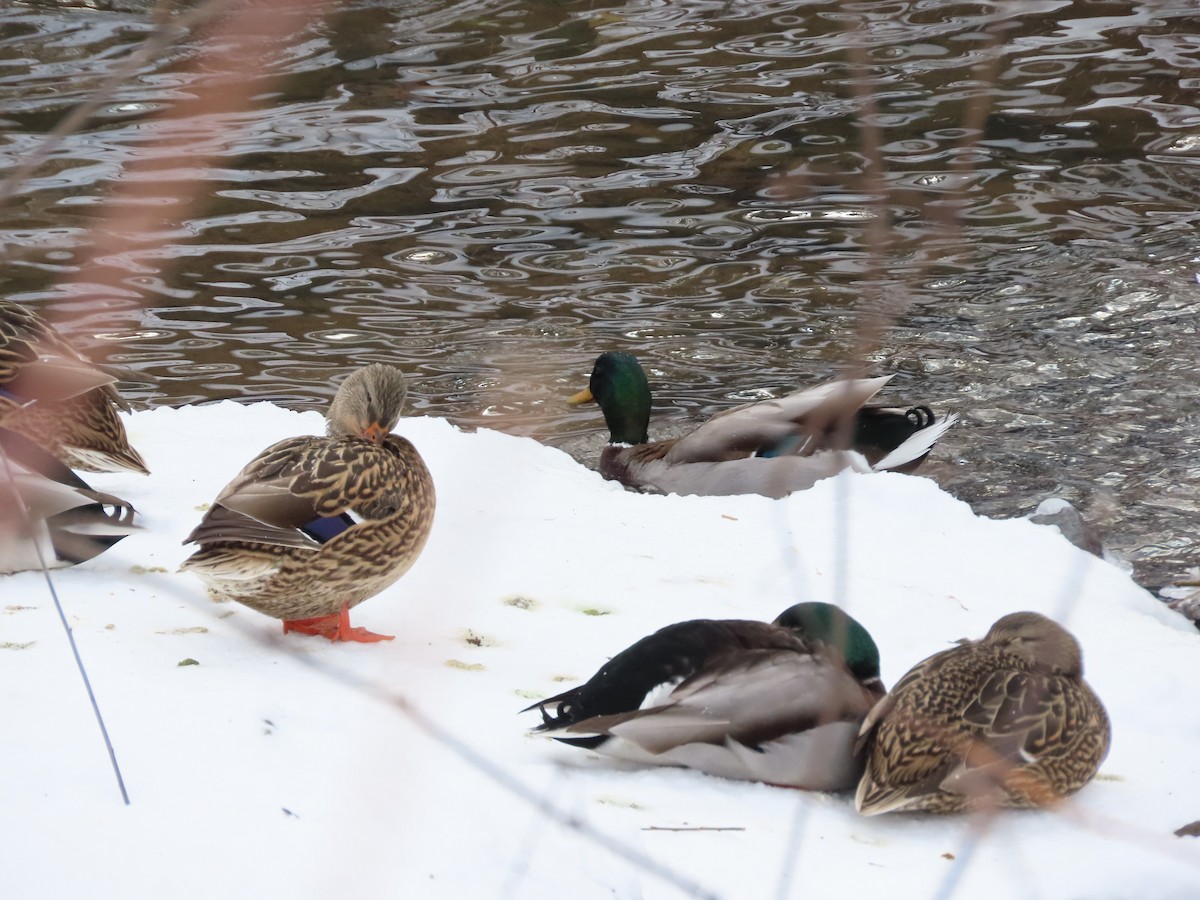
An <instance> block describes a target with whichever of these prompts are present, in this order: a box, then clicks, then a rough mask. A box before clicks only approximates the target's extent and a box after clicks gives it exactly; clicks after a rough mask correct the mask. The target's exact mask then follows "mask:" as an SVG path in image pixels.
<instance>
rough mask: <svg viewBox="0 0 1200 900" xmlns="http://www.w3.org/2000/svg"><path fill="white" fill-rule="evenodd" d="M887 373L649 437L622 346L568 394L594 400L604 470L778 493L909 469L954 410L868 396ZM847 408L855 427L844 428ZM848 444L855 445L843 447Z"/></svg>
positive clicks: (668, 487) (632, 366) (643, 384)
mask: <svg viewBox="0 0 1200 900" xmlns="http://www.w3.org/2000/svg"><path fill="white" fill-rule="evenodd" d="M890 378H891V376H890V375H889V376H885V377H883V378H865V379H855V380H841V381H831V382H829V383H827V384H822V385H819V386H817V387H814V388H809V389H807V390H803V391H797V392H796V393H793V394H789V395H787V396H786V397H780V398H778V399H776V400H761V401H758V402H756V403H748V404H745V405H744V406H738V407H735V408H733V409H728V410H725V411H724V412H721V413H718V414H717V415H715V416H713V417H712V418H711V419H709V420H708V421H707V422H705V423H704V424H703V425H701V426H700V427H699V428H697V429H696V430H695V431H692V432H690V433H689V434H686V435H684V436H683V437H681V438H677V439H674V440H665V441H655V442H653V443H648V441H649V437H648V436H647V433H646V429H647V426H648V425H649V422H650V386H649V383H648V382H647V381H646V373H645V372H644V371H642V367H641V365H639V363H638V361H637V360H636V359H635V358H634V357H633V356H631V355H630V354H628V353H614V352H610V353H602V354H601V355H600V357H599V358H598V359H597V360H596V364H595V367H594V368H593V369H592V377H591V381H590V382H589V385H588V387H587V388H586V389H585V390H583V391H580V392H579V393H578V394H576V395H575V396H574V397H572V398H571V400H570V402H571V403H572V404H573V405H578V404H580V403H587V402H589V401H591V400H595V401H596V402H597V403H599V404H600V408H601V410H602V411H603V412H604V421H605V423H606V424H607V425H608V430H609V443H608V446H606V447H605V448H604V451H603V452H602V453H601V455H600V474H601V475H603V476H604V477H605V478H608V479H610V480H613V481H619V482H621V483H622V484H624V485H627V486H629V487H633V488H638V489H641V490H647V489H649V490H657V491H661V492H663V493H675V494H701V495H727V494H762V495H764V496H767V497H783V496H785V495H786V494H790V493H791V492H792V491H800V490H804V489H806V488H810V487H812V486H813V485H814V484H816V483H817V482H818V481H820V480H821V479H822V478H828V477H829V476H831V475H836V474H837V473H838V472H840V471H842V470H843V469H848V468H849V469H854V470H856V471H861V472H869V471H882V470H885V469H890V470H895V471H903V472H910V471H912V470H913V469H915V468H916V467H917V466H918V465H920V463H921V461H922V460H923V459H924V457H925V455H926V454H927V453H928V452H929V450H930V448H931V447H932V446H933V445H934V443H935V442H936V441H937V439H938V438H939V437H941V436H942V434H943V432H945V430H946V429H947V428H949V427H950V426H951V425H952V424H953V423H954V422H955V421H956V419H957V418H958V417H957V416H947V417H946V418H945V419H943V420H942V421H941V422H940V423H938V424H935V423H934V415H933V412H932V411H931V410H930V409H929V407H927V406H917V407H914V408H912V409H909V410H899V409H891V408H886V407H879V406H864V405H863V404H865V403H866V402H867V401H868V400H870V399H871V398H872V397H873V396H875V394H876V393H878V392H879V390H880V389H881V388H882V387H883V386H884V385H885V384H887V382H888V380H889V379H890ZM851 417H853V419H854V434H853V436H852V438H851V439H850V440H849V441H846V440H842V439H841V438H840V432H841V431H842V429H843V427H844V426H845V425H846V423H848V422H849V421H850V419H851ZM846 446H849V447H850V448H851V449H849V450H846V449H840V448H844V447H846Z"/></svg>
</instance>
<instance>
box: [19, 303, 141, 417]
mask: <svg viewBox="0 0 1200 900" xmlns="http://www.w3.org/2000/svg"><path fill="white" fill-rule="evenodd" d="M116 380H117V379H116V378H115V377H113V376H112V375H110V374H109V373H107V372H104V371H103V370H101V369H99V368H97V367H96V366H94V365H92V364H91V363H89V362H87V361H86V360H85V359H83V357H81V356H80V355H79V354H78V353H77V352H76V351H75V349H74V348H73V347H71V345H70V344H68V343H67V342H66V341H65V340H63V339H62V337H60V336H59V335H58V333H57V332H56V331H55V330H54V329H53V328H51V327H50V326H49V325H48V324H46V322H45V321H44V320H43V319H42V318H41V317H40V316H38V315H37V314H36V313H34V312H31V311H30V310H28V309H25V308H24V307H23V306H21V305H20V304H17V303H13V302H11V301H0V396H2V397H3V398H4V399H5V400H8V401H9V402H10V403H13V404H16V405H18V406H19V405H23V404H25V403H28V402H30V401H32V400H66V399H68V398H70V397H77V396H79V395H81V394H85V393H87V392H88V391H90V390H93V389H94V388H98V387H104V386H105V385H111V384H114V383H115V382H116ZM118 402H123V401H120V400H119V399H118Z"/></svg>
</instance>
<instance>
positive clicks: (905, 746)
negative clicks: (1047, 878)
mask: <svg viewBox="0 0 1200 900" xmlns="http://www.w3.org/2000/svg"><path fill="white" fill-rule="evenodd" d="M1109 738H1110V726H1109V721H1108V716H1107V714H1106V712H1105V710H1104V706H1103V704H1102V703H1101V702H1100V699H1099V698H1098V697H1097V696H1096V694H1095V693H1094V692H1093V691H1092V689H1091V688H1090V687H1089V686H1088V684H1087V682H1085V681H1084V680H1083V678H1082V658H1081V652H1080V650H1079V645H1078V643H1077V642H1076V641H1075V639H1074V638H1073V637H1072V636H1071V635H1070V633H1069V632H1067V631H1066V630H1065V629H1063V628H1061V627H1060V626H1058V625H1057V624H1055V623H1054V622H1052V621H1051V620H1050V619H1047V618H1046V617H1045V616H1041V615H1039V614H1037V613H1028V612H1026V613H1014V614H1012V615H1009V616H1005V617H1004V618H1002V619H1000V620H999V621H998V622H997V623H996V624H995V625H993V626H992V628H991V630H989V632H988V634H987V636H986V637H984V638H983V640H980V641H963V642H961V643H960V644H959V646H957V647H954V648H951V649H949V650H944V651H942V652H941V653H937V654H934V655H933V656H931V657H929V658H928V659H926V660H924V661H923V662H921V663H919V664H918V665H917V666H915V667H914V668H913V669H912V670H911V671H910V672H909V673H908V674H907V675H905V676H904V678H902V679H901V680H900V681H899V682H898V683H897V684H896V686H895V687H893V688H892V690H891V692H890V693H889V694H888V695H887V696H886V697H885V698H884V699H883V700H881V701H880V702H879V704H877V705H876V707H875V709H873V710H872V711H871V713H870V714H869V715H868V716H867V719H866V721H865V722H864V723H863V728H862V732H861V736H860V738H859V749H860V750H862V749H864V748H865V750H866V753H867V769H866V772H865V773H864V775H863V778H862V781H861V782H860V783H859V788H858V796H857V798H856V799H857V803H858V808H859V811H860V812H862V813H863V814H864V815H874V814H877V813H882V812H889V811H916V810H922V811H926V812H937V813H951V812H961V811H964V810H969V809H976V808H986V807H989V806H1010V807H1035V806H1045V805H1047V804H1050V803H1053V802H1055V801H1057V800H1059V799H1061V798H1063V797H1065V796H1068V795H1070V794H1073V793H1075V792H1076V791H1078V790H1079V789H1080V788H1082V787H1083V786H1084V785H1085V784H1087V783H1088V782H1089V781H1090V780H1091V779H1092V777H1093V776H1094V775H1095V774H1096V771H1097V769H1098V768H1099V766H1100V763H1101V762H1102V761H1103V760H1104V757H1105V756H1106V755H1107V753H1108V744H1109Z"/></svg>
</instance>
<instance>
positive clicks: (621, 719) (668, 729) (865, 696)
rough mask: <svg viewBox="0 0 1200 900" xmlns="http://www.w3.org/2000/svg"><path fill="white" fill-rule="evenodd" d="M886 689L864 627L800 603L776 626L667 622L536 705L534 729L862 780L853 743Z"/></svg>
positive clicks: (774, 772)
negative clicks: (574, 684)
mask: <svg viewBox="0 0 1200 900" xmlns="http://www.w3.org/2000/svg"><path fill="white" fill-rule="evenodd" d="M883 694H884V688H883V685H882V683H881V682H880V680H879V650H878V648H877V647H876V646H875V642H874V641H873V640H872V639H871V635H870V634H869V633H868V632H867V630H866V629H865V628H863V626H862V625H860V624H859V623H858V622H857V621H855V620H854V619H853V618H851V617H850V616H848V615H847V614H846V613H845V612H843V611H842V610H841V609H839V608H838V607H836V606H833V605H831V604H828V603H800V604H797V605H796V606H793V607H791V608H789V609H787V610H786V611H784V612H783V613H782V614H781V615H780V616H779V617H778V618H777V619H776V620H775V621H774V622H772V623H770V624H768V623H766V622H756V621H749V620H738V619H728V620H714V619H696V620H693V621H690V622H681V623H679V624H676V625H668V626H667V627H666V628H662V629H660V630H659V631H656V632H655V633H654V634H652V635H650V636H648V637H645V638H642V639H641V640H640V641H638V642H637V643H635V644H633V645H632V646H630V647H628V648H627V649H625V650H623V651H621V652H620V653H618V654H617V655H616V656H614V657H613V658H612V659H610V660H609V661H608V662H607V663H605V664H604V665H603V666H602V667H601V668H600V671H598V672H597V673H596V674H595V675H593V676H592V677H591V678H590V679H589V680H588V681H587V682H586V683H585V684H582V685H580V686H579V687H576V688H572V689H571V690H569V691H566V692H565V693H562V694H558V695H557V696H554V697H550V698H548V699H546V700H542V701H540V702H538V703H535V704H533V705H532V706H530V707H528V709H534V708H535V707H536V708H537V709H539V710H540V711H541V713H542V724H541V725H539V726H537V727H536V728H534V729H533V731H534V733H538V734H542V735H545V736H547V737H552V738H555V739H556V740H559V741H562V742H563V743H565V744H571V745H574V746H577V747H584V748H587V749H590V750H594V751H595V752H597V753H601V754H605V755H608V756H613V757H616V758H619V759H626V760H632V761H634V762H639V763H650V764H654V765H666V766H684V767H687V768H692V769H698V770H700V771H702V772H707V773H709V774H712V775H720V776H723V777H726V778H738V779H745V780H753V781H764V782H767V783H770V784H777V785H784V786H788V787H797V788H804V789H806V790H824V791H837V790H848V789H850V788H852V787H853V786H854V785H855V784H856V783H857V782H858V778H859V775H861V773H862V760H861V758H858V759H856V758H855V757H854V754H853V752H852V748H853V746H854V741H855V738H856V737H857V735H858V731H859V725H860V724H861V722H862V721H863V717H864V716H866V714H867V712H868V711H869V710H870V709H871V708H872V706H874V704H875V702H876V701H877V700H879V698H880V697H882V696H883ZM526 711H527V710H526Z"/></svg>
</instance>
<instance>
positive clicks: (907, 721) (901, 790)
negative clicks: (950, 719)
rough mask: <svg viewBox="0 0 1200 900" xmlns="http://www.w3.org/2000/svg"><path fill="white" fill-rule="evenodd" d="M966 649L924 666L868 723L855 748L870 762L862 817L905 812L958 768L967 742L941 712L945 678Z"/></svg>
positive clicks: (860, 802)
mask: <svg viewBox="0 0 1200 900" xmlns="http://www.w3.org/2000/svg"><path fill="white" fill-rule="evenodd" d="M965 645H966V646H969V645H970V644H969V642H966V643H965ZM961 649H962V648H961V647H959V648H952V649H949V650H943V651H941V652H940V653H935V654H934V655H933V656H930V657H929V658H927V659H925V660H922V661H921V662H920V663H918V664H917V665H915V666H914V667H913V668H912V669H910V670H909V671H908V673H906V674H905V676H904V677H903V678H901V679H900V681H898V682H897V683H896V684H895V686H893V687H892V689H891V690H890V691H889V692H888V693H887V694H886V695H885V696H884V697H882V698H881V699H880V700H879V701H878V702H876V704H875V705H874V706H873V707H872V708H871V710H870V712H868V713H867V716H866V718H865V719H863V723H862V727H861V728H860V730H859V735H858V739H857V740H856V741H855V744H854V753H855V755H858V756H862V757H863V758H864V759H865V761H866V770H865V772H864V773H863V776H862V780H861V781H860V782H859V785H858V791H857V794H856V796H855V805H856V806H857V808H858V811H859V812H860V813H861V814H863V815H866V816H870V815H877V814H879V813H884V812H888V811H889V810H894V809H900V808H903V807H905V806H907V805H909V804H910V803H912V802H913V801H914V800H917V799H918V798H921V797H925V796H927V795H929V794H931V793H936V792H937V790H938V785H939V784H940V783H941V781H942V780H943V779H944V778H945V777H946V775H947V774H948V773H949V772H950V770H951V769H952V768H953V767H954V765H955V762H956V756H955V747H956V746H957V744H958V743H961V738H960V737H959V733H958V730H957V729H955V728H953V727H950V726H948V724H947V721H946V719H947V714H946V712H945V711H944V710H942V709H940V708H939V701H940V700H941V699H942V698H943V697H946V696H949V693H948V692H947V691H946V690H943V689H942V688H945V687H947V685H946V684H945V683H944V681H943V680H941V675H940V673H941V671H942V669H943V668H944V667H947V666H951V667H952V665H953V663H954V661H955V659H956V658H958V656H959V653H960V651H961ZM953 703H954V701H951V704H952V705H953Z"/></svg>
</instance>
